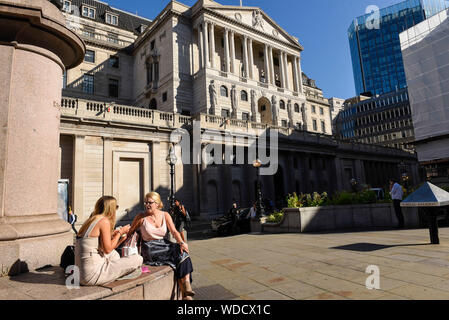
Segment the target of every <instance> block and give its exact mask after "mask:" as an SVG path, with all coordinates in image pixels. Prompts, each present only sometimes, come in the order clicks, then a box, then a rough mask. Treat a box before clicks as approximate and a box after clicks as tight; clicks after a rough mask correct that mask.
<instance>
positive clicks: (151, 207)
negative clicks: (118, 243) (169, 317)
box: [128, 192, 195, 300]
mask: <svg viewBox="0 0 449 320" xmlns="http://www.w3.org/2000/svg"><path fill="white" fill-rule="evenodd" d="M144 204H145V212H143V213H140V214H138V215H137V216H136V218H135V219H134V221H133V223H132V225H131V230H130V232H129V233H128V235H132V234H133V233H134V232H135V231H138V232H139V233H140V236H141V238H142V245H141V248H140V249H141V250H140V251H141V255H142V256H143V259H144V262H145V264H148V265H151V266H162V265H168V266H170V267H172V268H173V269H174V270H175V275H176V278H177V279H178V283H179V286H180V288H181V292H182V295H183V299H184V300H191V299H192V296H194V295H195V292H194V291H193V290H192V287H191V285H190V283H191V282H192V276H191V273H192V272H193V266H192V261H191V260H190V257H189V247H188V245H187V243H185V242H184V241H183V240H182V238H181V235H180V234H179V232H178V231H177V230H176V228H175V225H174V223H173V220H172V218H171V216H170V214H169V213H168V212H163V211H161V209H162V208H163V204H162V201H161V197H160V195H159V194H158V193H157V192H150V193H148V194H147V195H146V196H145V203H144ZM167 229H168V230H169V231H170V232H171V234H172V235H173V237H174V238H175V239H176V241H177V242H178V243H172V242H170V241H168V240H166V239H165V236H166V234H167Z"/></svg>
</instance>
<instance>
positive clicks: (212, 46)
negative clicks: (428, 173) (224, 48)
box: [209, 23, 215, 69]
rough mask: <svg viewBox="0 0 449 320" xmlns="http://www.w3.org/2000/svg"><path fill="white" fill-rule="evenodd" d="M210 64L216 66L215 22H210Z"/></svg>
mask: <svg viewBox="0 0 449 320" xmlns="http://www.w3.org/2000/svg"><path fill="white" fill-rule="evenodd" d="M209 39H210V64H211V67H212V69H214V68H215V24H214V23H210V33H209Z"/></svg>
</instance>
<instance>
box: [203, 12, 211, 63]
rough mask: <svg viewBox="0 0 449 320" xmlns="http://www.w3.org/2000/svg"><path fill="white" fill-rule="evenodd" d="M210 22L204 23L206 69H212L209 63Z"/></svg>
mask: <svg viewBox="0 0 449 320" xmlns="http://www.w3.org/2000/svg"><path fill="white" fill-rule="evenodd" d="M208 31H209V22H207V21H204V23H203V40H204V45H203V49H204V68H208V67H210V63H209V39H208V38H209V32H208Z"/></svg>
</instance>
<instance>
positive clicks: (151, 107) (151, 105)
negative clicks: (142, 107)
mask: <svg viewBox="0 0 449 320" xmlns="http://www.w3.org/2000/svg"><path fill="white" fill-rule="evenodd" d="M150 109H152V110H157V102H156V99H154V98H153V99H151V101H150Z"/></svg>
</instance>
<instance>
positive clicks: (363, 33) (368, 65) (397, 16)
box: [348, 0, 449, 95]
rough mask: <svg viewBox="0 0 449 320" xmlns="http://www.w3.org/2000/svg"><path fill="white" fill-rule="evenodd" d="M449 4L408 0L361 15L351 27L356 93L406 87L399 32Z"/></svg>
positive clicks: (350, 40) (446, 0)
mask: <svg viewBox="0 0 449 320" xmlns="http://www.w3.org/2000/svg"><path fill="white" fill-rule="evenodd" d="M446 8H449V1H448V0H407V1H403V2H401V3H398V4H396V5H393V6H390V7H387V8H383V9H380V13H379V14H378V15H377V16H378V17H379V19H375V18H376V16H375V15H374V14H366V15H364V16H360V17H358V18H356V19H354V21H353V22H352V24H351V26H350V27H349V29H348V37H349V45H350V50H351V57H352V68H353V72H354V82H355V90H356V95H360V94H361V93H364V92H368V91H370V92H371V93H372V94H374V95H377V94H379V95H380V94H384V93H388V92H391V91H395V90H399V89H402V88H405V87H407V84H406V79H405V72H404V64H403V60H402V53H401V44H400V40H399V34H400V33H401V32H402V31H404V30H407V29H408V28H411V27H413V26H414V25H416V24H418V23H420V22H422V21H424V20H425V19H427V18H429V17H431V16H433V15H435V14H437V13H438V12H440V11H441V10H444V9H446Z"/></svg>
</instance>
